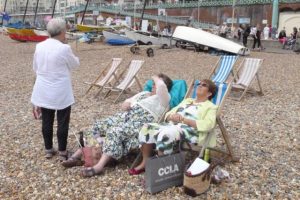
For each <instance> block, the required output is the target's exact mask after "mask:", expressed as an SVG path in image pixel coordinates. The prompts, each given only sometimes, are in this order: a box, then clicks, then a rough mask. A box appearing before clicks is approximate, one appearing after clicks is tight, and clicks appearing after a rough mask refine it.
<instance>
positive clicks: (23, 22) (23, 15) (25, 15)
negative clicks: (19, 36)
mask: <svg viewBox="0 0 300 200" xmlns="http://www.w3.org/2000/svg"><path fill="white" fill-rule="evenodd" d="M28 3H29V0H27V1H26V7H25V12H24V15H23V24H24V22H25V17H26V13H27V8H28Z"/></svg>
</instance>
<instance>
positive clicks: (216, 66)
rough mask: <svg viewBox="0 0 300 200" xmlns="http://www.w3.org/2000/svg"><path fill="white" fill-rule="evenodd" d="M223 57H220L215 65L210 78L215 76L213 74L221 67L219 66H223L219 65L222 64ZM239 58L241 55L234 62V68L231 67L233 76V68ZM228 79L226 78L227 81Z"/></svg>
mask: <svg viewBox="0 0 300 200" xmlns="http://www.w3.org/2000/svg"><path fill="white" fill-rule="evenodd" d="M221 58H222V57H220V58H219V59H218V61H217V63H216V64H215V65H214V66H213V68H212V71H211V73H210V75H209V76H208V77H209V79H211V78H212V77H213V75H215V73H216V70H217V69H219V68H220V67H221V66H219V65H220V62H221ZM238 59H239V57H238V56H237V58H236V60H235V62H234V64H233V66H232V69H231V71H230V74H231V75H232V77H234V73H233V68H234V66H235V65H236V61H237V60H238ZM228 79H229V77H227V80H228ZM227 80H226V81H227Z"/></svg>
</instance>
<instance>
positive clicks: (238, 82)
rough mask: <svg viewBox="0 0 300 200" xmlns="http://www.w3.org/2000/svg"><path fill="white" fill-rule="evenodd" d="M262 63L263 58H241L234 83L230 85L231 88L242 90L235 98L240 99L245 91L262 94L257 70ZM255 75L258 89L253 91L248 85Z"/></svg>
mask: <svg viewBox="0 0 300 200" xmlns="http://www.w3.org/2000/svg"><path fill="white" fill-rule="evenodd" d="M262 63H263V59H257V58H246V59H244V60H243V62H242V63H241V65H240V67H239V69H238V71H237V73H236V75H235V77H234V83H233V85H232V88H233V90H242V91H243V93H242V95H241V96H240V97H238V98H236V99H237V100H239V101H240V100H241V99H242V98H243V97H244V95H245V94H246V93H247V92H256V93H258V94H263V92H262V87H261V84H260V81H259V77H258V70H259V68H260V66H261V65H262ZM255 77H256V79H257V83H258V87H259V91H255V90H254V89H251V88H250V85H251V83H252V82H253V81H254V79H255ZM250 89H251V90H250Z"/></svg>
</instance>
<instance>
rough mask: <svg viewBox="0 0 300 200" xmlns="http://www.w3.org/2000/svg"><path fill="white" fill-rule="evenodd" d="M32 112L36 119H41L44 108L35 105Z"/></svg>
mask: <svg viewBox="0 0 300 200" xmlns="http://www.w3.org/2000/svg"><path fill="white" fill-rule="evenodd" d="M32 113H33V117H34V119H41V117H42V110H41V108H40V107H38V106H33V107H32Z"/></svg>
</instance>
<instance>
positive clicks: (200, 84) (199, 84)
mask: <svg viewBox="0 0 300 200" xmlns="http://www.w3.org/2000/svg"><path fill="white" fill-rule="evenodd" d="M197 86H201V87H208V84H207V83H197Z"/></svg>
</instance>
